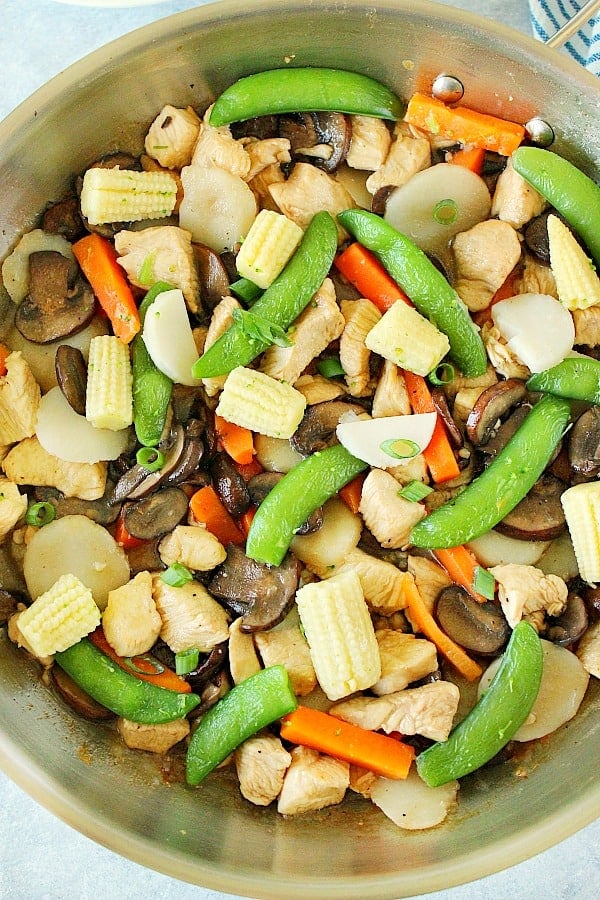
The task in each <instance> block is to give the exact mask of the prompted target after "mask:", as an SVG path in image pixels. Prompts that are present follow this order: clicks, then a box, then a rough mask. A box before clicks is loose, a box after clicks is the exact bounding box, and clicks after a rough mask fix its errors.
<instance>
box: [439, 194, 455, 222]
mask: <svg viewBox="0 0 600 900" xmlns="http://www.w3.org/2000/svg"><path fill="white" fill-rule="evenodd" d="M457 216H458V204H457V202H456V200H452V199H451V198H450V197H449V198H448V199H446V200H439V201H438V202H437V203H436V204H435V206H434V207H433V218H434V220H435V221H436V222H437V223H438V225H452V224H453V223H454V222H456V217H457Z"/></svg>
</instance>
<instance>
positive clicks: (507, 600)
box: [490, 563, 569, 631]
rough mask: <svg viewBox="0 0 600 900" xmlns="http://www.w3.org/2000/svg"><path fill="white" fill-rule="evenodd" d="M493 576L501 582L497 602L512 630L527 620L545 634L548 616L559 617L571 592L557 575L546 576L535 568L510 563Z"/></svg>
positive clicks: (495, 567)
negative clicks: (546, 616)
mask: <svg viewBox="0 0 600 900" xmlns="http://www.w3.org/2000/svg"><path fill="white" fill-rule="evenodd" d="M490 572H491V573H492V575H493V576H494V578H495V579H496V581H497V582H498V599H499V601H500V606H501V607H502V612H503V613H504V615H505V617H506V621H507V622H508V624H509V625H510V627H511V628H514V627H515V625H516V624H517V622H520V621H521V619H525V620H526V621H528V622H531V624H532V625H533V626H534V628H535V629H536V631H543V628H544V620H545V615H546V614H547V615H549V616H560V614H561V613H562V612H563V610H564V608H565V606H566V605H567V594H568V593H569V589H568V587H567V585H566V584H565V582H564V581H563V579H562V578H559V577H558V575H545V574H544V573H543V572H542V571H541V569H536V568H535V566H523V565H518V564H517V563H508V564H507V565H505V566H494V567H493V568H492V569H490Z"/></svg>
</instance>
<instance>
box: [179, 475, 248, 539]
mask: <svg viewBox="0 0 600 900" xmlns="http://www.w3.org/2000/svg"><path fill="white" fill-rule="evenodd" d="M190 511H191V513H192V516H193V517H194V519H195V520H196V522H201V523H202V524H203V525H206V528H207V529H208V531H210V532H211V533H212V534H214V536H215V537H216V538H218V539H219V540H220V541H221V543H222V544H223V545H224V546H227V544H238V545H240V544H245V543H246V537H245V535H244V533H243V532H242V531H241V530H240V529H239V528H238V526H237V525H236V524H235V520H234V519H233V517H232V516H231V515H230V514H229V513H228V512H227V510H226V509H225V507H224V506H223V503H222V502H221V499H220V497H219V495H218V494H217V492H216V491H215V489H214V488H213V487H212V486H211V485H210V484H208V485H206V487H203V488H200V490H198V491H196V493H195V494H194V495H193V496H192V498H191V500H190Z"/></svg>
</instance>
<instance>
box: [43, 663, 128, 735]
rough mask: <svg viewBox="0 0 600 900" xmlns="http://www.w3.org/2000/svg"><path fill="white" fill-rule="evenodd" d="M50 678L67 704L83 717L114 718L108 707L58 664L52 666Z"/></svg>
mask: <svg viewBox="0 0 600 900" xmlns="http://www.w3.org/2000/svg"><path fill="white" fill-rule="evenodd" d="M51 678H52V685H53V687H54V688H55V689H56V692H57V693H58V694H59V695H60V697H61V698H62V699H63V700H64V702H65V703H66V704H67V706H70V707H71V709H73V710H74V711H75V712H76V713H77V714H78V715H80V716H83V718H84V719H91V720H93V721H95V722H99V721H105V720H107V719H114V717H115V715H114V713H112V712H111V711H110V709H107V708H106V707H105V706H102V704H101V703H98V701H97V700H94V698H93V697H90V695H89V694H87V693H86V692H85V691H84V690H83V689H82V688H80V687H79V685H78V684H76V683H75V682H74V681H73V679H72V678H71V676H70V675H67V673H66V672H65V671H64V670H63V669H61V668H60V666H53V667H52V674H51Z"/></svg>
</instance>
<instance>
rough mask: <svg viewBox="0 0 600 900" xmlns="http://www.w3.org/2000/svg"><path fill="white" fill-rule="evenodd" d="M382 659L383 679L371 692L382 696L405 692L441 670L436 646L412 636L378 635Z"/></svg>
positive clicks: (383, 633) (393, 632) (390, 633)
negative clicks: (415, 683)
mask: <svg viewBox="0 0 600 900" xmlns="http://www.w3.org/2000/svg"><path fill="white" fill-rule="evenodd" d="M375 637H376V638H377V643H378V644H379V655H380V657H381V678H380V679H379V681H378V682H376V684H374V685H373V687H372V688H371V690H372V691H373V693H374V694H377V696H378V697H380V696H382V695H383V694H393V693H394V692H395V691H403V690H404V688H405V687H408V685H409V684H412V682H413V681H418V680H419V679H420V678H424V677H425V676H426V675H430V674H431V672H435V670H436V669H437V667H438V660H437V651H436V648H435V644H432V643H431V641H426V640H423V639H421V638H416V637H415V636H414V635H412V634H402V632H401V631H392V630H391V629H389V628H388V629H385V630H380V631H376V632H375Z"/></svg>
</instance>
